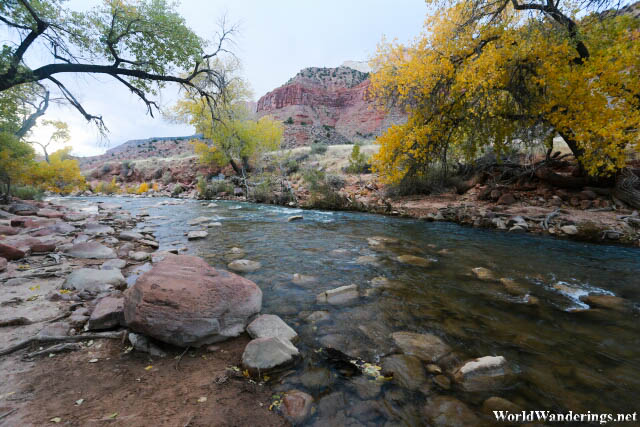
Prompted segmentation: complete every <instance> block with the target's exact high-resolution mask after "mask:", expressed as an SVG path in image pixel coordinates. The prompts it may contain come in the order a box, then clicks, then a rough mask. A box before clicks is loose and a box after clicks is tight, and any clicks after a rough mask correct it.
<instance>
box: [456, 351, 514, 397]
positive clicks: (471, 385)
mask: <svg viewBox="0 0 640 427" xmlns="http://www.w3.org/2000/svg"><path fill="white" fill-rule="evenodd" d="M509 376H510V372H509V369H508V367H507V361H506V359H505V358H504V357H503V356H484V357H480V358H478V359H473V360H470V361H468V362H466V363H465V364H464V365H462V366H461V367H460V368H458V369H457V370H456V371H455V372H454V374H453V377H454V379H455V381H456V382H457V383H458V384H460V386H461V387H462V389H463V390H465V391H487V390H495V389H499V388H502V387H504V386H505V385H506V383H507V381H508V379H509Z"/></svg>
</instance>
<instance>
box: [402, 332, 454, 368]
mask: <svg viewBox="0 0 640 427" xmlns="http://www.w3.org/2000/svg"><path fill="white" fill-rule="evenodd" d="M391 338H392V339H393V342H394V343H395V344H396V345H397V346H398V348H400V350H402V352H403V353H404V354H407V355H410V356H416V357H417V358H419V359H421V360H423V361H425V362H436V361H437V360H438V359H440V358H442V357H443V356H445V355H447V354H449V353H450V352H451V348H450V347H449V346H448V345H447V344H446V343H445V342H444V341H442V340H441V339H440V337H437V336H435V335H433V334H416V333H413V332H394V333H393V334H391Z"/></svg>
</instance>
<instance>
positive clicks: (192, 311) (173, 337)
mask: <svg viewBox="0 0 640 427" xmlns="http://www.w3.org/2000/svg"><path fill="white" fill-rule="evenodd" d="M261 306H262V291H261V290H260V288H258V286H257V285H256V284H255V283H253V282H252V281H250V280H247V279H244V278H242V277H240V276H238V275H236V274H233V273H229V272H227V271H224V270H216V269H215V268H213V267H210V266H209V265H208V264H207V263H206V262H205V261H204V260H203V259H201V258H198V257H194V256H187V255H173V254H167V255H165V256H164V259H163V260H161V261H159V262H158V263H156V264H154V266H153V268H152V269H151V270H150V271H148V272H146V273H144V274H143V275H142V276H140V277H139V278H138V280H137V281H136V283H135V285H133V286H132V287H131V288H130V289H128V290H127V291H126V292H125V300H124V316H125V323H126V324H127V326H128V327H129V328H130V329H131V330H133V331H135V332H139V333H142V334H145V335H148V336H150V337H153V338H156V339H158V340H160V341H163V342H167V343H170V344H174V345H177V346H181V347H186V346H193V347H199V346H201V345H206V344H210V343H214V342H219V341H223V340H225V339H227V338H230V337H235V336H238V335H240V334H241V333H242V332H243V331H244V328H245V326H246V325H247V321H248V318H249V317H251V316H252V315H254V314H256V313H258V312H259V311H260V308H261Z"/></svg>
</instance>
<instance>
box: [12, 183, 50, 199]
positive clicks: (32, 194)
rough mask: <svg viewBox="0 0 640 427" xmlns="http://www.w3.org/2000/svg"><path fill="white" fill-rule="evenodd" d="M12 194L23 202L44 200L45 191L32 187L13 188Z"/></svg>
mask: <svg viewBox="0 0 640 427" xmlns="http://www.w3.org/2000/svg"><path fill="white" fill-rule="evenodd" d="M11 194H12V195H13V196H14V197H17V198H18V199H22V200H42V198H43V196H44V191H42V190H41V189H40V188H36V187H32V186H30V185H21V186H12V187H11Z"/></svg>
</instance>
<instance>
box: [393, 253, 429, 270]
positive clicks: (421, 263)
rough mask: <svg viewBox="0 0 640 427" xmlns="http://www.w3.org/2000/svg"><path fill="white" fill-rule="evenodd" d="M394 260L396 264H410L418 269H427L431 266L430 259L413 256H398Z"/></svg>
mask: <svg viewBox="0 0 640 427" xmlns="http://www.w3.org/2000/svg"><path fill="white" fill-rule="evenodd" d="M396 259H397V260H398V262H401V263H403V264H411V265H416V266H418V267H429V265H431V263H432V261H431V260H430V259H427V258H423V257H419V256H415V255H400V256H399V257H397V258H396Z"/></svg>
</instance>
